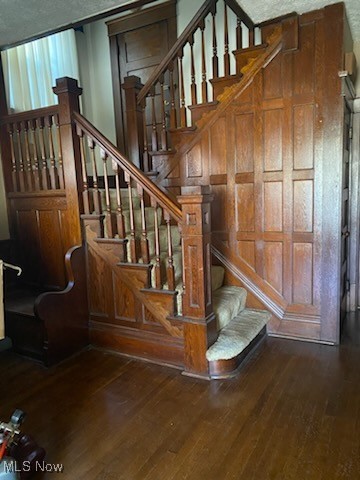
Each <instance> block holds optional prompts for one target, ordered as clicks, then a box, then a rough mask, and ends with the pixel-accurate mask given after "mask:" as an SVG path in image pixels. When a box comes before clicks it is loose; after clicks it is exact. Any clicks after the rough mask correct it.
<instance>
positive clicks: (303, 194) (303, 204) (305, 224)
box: [293, 180, 314, 232]
mask: <svg viewBox="0 0 360 480" xmlns="http://www.w3.org/2000/svg"><path fill="white" fill-rule="evenodd" d="M313 183H314V182H313V181H312V180H297V181H294V201H293V208H294V212H293V218H294V232H312V231H313V212H314V194H313Z"/></svg>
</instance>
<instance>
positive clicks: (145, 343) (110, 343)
mask: <svg viewBox="0 0 360 480" xmlns="http://www.w3.org/2000/svg"><path fill="white" fill-rule="evenodd" d="M86 231H87V239H88V248H87V268H88V272H87V275H88V292H89V310H90V340H91V343H92V344H93V345H95V346H97V347H101V348H105V349H107V348H108V349H111V350H115V351H119V352H121V353H122V354H128V355H132V356H138V357H141V358H145V359H148V360H153V361H156V362H159V363H165V364H171V365H174V366H182V365H183V339H182V338H181V336H180V335H179V334H178V331H179V330H178V328H179V325H180V324H179V322H175V321H173V322H172V323H171V322H169V321H168V320H166V315H164V316H162V315H160V318H161V319H162V318H163V320H164V323H161V321H159V317H158V318H157V317H156V315H154V312H151V311H150V310H149V309H148V308H147V306H146V305H145V303H144V301H143V300H142V299H143V298H144V295H145V294H143V293H141V291H140V289H141V288H143V287H144V285H145V283H146V282H145V283H144V281H143V278H146V276H147V275H146V272H145V269H146V267H145V266H144V265H140V266H139V269H137V268H136V265H133V266H132V264H124V265H128V266H129V269H130V271H131V269H132V268H134V270H133V272H132V273H131V274H130V273H129V271H126V272H125V273H124V271H123V270H122V267H121V266H120V265H118V258H117V255H118V252H117V248H116V246H115V247H114V249H112V246H111V245H110V247H109V248H108V246H107V245H106V243H104V244H102V243H98V242H96V240H95V241H93V237H94V233H93V232H92V233H89V232H91V230H89V229H86ZM123 268H127V267H125V266H124V267H123ZM134 281H135V282H139V283H137V285H138V289H136V288H133V286H134V283H133V282H134ZM135 292H136V293H135ZM145 296H146V295H145ZM165 322H166V325H167V327H168V328H165V326H164V325H165ZM174 332H176V335H175V333H174ZM159 346H161V348H160V347H159Z"/></svg>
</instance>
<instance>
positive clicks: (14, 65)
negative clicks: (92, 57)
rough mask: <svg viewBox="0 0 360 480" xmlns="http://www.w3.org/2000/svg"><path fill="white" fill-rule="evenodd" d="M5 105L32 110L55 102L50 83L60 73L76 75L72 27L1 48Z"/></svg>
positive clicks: (52, 84)
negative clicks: (22, 43)
mask: <svg viewBox="0 0 360 480" xmlns="http://www.w3.org/2000/svg"><path fill="white" fill-rule="evenodd" d="M2 62H3V66H4V76H5V84H6V89H7V98H8V106H9V108H11V109H14V110H15V111H24V110H33V109H36V108H41V107H46V106H48V105H52V104H54V103H56V102H57V97H56V95H54V94H53V91H52V87H53V86H54V85H55V80H56V79H57V78H60V77H65V76H67V77H73V78H76V79H79V69H78V59H77V51H76V42H75V32H74V30H66V31H64V32H60V33H56V34H54V35H50V36H48V37H45V38H42V39H40V40H35V41H34V42H29V43H26V44H24V45H20V46H18V47H14V48H10V49H8V50H5V51H4V52H2Z"/></svg>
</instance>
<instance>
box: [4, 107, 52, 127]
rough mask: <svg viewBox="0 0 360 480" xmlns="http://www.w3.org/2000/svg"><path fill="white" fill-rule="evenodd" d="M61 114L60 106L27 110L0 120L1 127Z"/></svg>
mask: <svg viewBox="0 0 360 480" xmlns="http://www.w3.org/2000/svg"><path fill="white" fill-rule="evenodd" d="M57 113H59V105H50V106H49V107H43V108H37V109H36V110H27V111H25V112H19V113H12V114H10V115H4V116H3V117H1V118H0V125H8V124H9V123H16V122H24V121H27V120H33V119H36V118H41V117H46V116H51V115H55V114H57Z"/></svg>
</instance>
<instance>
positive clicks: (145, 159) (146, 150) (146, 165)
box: [141, 97, 150, 173]
mask: <svg viewBox="0 0 360 480" xmlns="http://www.w3.org/2000/svg"><path fill="white" fill-rule="evenodd" d="M146 98H147V97H145V98H144V99H143V100H142V103H141V108H142V118H143V129H144V152H143V166H144V172H145V173H147V172H149V171H150V161H149V146H148V131H147V125H146Z"/></svg>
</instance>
